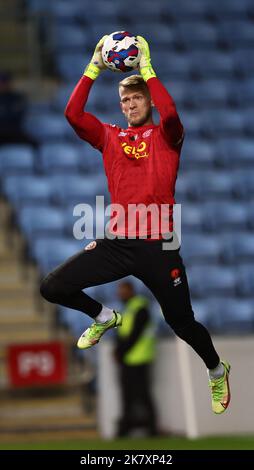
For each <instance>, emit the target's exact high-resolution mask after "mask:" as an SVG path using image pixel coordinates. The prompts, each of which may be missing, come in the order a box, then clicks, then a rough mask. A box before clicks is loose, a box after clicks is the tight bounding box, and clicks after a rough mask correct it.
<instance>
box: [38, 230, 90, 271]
mask: <svg viewBox="0 0 254 470" xmlns="http://www.w3.org/2000/svg"><path fill="white" fill-rule="evenodd" d="M81 249H83V245H82V243H80V242H79V241H77V240H74V239H73V238H63V237H58V238H57V237H41V238H36V239H35V240H31V243H30V250H31V254H32V256H33V257H34V259H35V260H36V261H37V263H38V266H39V268H40V271H41V273H42V274H46V273H48V272H50V271H52V270H53V269H55V268H56V267H57V266H58V265H60V264H61V263H63V262H64V261H65V260H67V259H68V258H69V257H71V256H73V255H74V254H76V253H77V252H78V251H79V250H81Z"/></svg>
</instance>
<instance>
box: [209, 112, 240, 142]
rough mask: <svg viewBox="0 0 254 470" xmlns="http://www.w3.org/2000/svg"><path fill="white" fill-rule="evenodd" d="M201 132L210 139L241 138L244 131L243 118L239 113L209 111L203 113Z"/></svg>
mask: <svg viewBox="0 0 254 470" xmlns="http://www.w3.org/2000/svg"><path fill="white" fill-rule="evenodd" d="M202 118H203V119H202V120H203V132H204V133H205V135H206V136H207V137H209V138H211V139H214V138H218V137H222V136H227V135H228V136H232V137H234V136H241V135H242V134H243V131H244V117H243V116H242V114H241V113H240V112H239V111H233V110H229V109H227V108H224V109H219V110H218V109H209V113H208V112H207V111H204V112H203V115H202Z"/></svg>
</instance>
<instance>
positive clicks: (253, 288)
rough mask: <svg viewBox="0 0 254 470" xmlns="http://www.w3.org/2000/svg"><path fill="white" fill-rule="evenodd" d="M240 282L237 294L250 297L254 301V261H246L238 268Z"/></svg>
mask: <svg viewBox="0 0 254 470" xmlns="http://www.w3.org/2000/svg"><path fill="white" fill-rule="evenodd" d="M237 273H238V277H239V282H238V283H237V286H236V291H237V294H238V295H239V296H241V297H249V298H251V299H252V302H253V301H254V270H253V262H251V261H250V262H249V263H248V261H246V262H245V263H243V264H241V265H240V266H239V267H238V270H237Z"/></svg>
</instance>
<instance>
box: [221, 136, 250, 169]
mask: <svg viewBox="0 0 254 470" xmlns="http://www.w3.org/2000/svg"><path fill="white" fill-rule="evenodd" d="M217 151H218V153H217V155H218V162H219V163H220V164H221V165H223V166H225V167H228V168H230V167H231V168H232V167H239V169H243V168H244V167H250V168H253V164H254V152H253V140H252V139H247V138H245V139H241V138H238V139H237V138H231V139H221V140H220V141H219V144H218V145H217Z"/></svg>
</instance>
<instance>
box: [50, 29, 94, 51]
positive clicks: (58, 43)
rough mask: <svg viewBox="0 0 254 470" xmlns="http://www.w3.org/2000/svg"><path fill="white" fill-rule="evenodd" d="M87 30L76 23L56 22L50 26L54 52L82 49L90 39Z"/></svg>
mask: <svg viewBox="0 0 254 470" xmlns="http://www.w3.org/2000/svg"><path fill="white" fill-rule="evenodd" d="M90 37H91V36H90V35H89V33H88V31H87V30H86V29H85V28H84V27H81V26H79V25H78V24H57V25H54V26H53V27H52V28H50V38H49V40H50V41H51V44H52V47H53V50H54V52H55V53H56V54H58V53H59V52H61V51H62V50H63V51H64V52H74V53H75V52H77V50H79V51H80V52H82V50H83V51H84V48H85V45H86V44H87V43H89V41H90Z"/></svg>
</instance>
